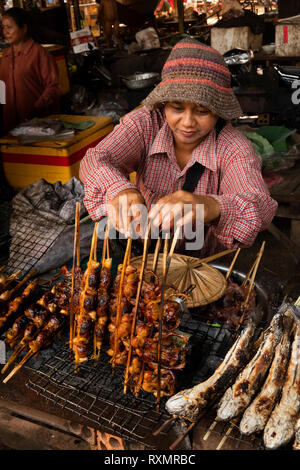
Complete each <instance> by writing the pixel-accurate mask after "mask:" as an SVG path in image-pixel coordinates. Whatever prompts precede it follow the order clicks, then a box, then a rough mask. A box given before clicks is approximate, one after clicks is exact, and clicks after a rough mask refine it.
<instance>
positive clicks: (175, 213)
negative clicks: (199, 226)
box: [149, 190, 220, 230]
mask: <svg viewBox="0 0 300 470" xmlns="http://www.w3.org/2000/svg"><path fill="white" fill-rule="evenodd" d="M197 204H203V206H204V211H203V216H204V220H203V222H204V223H205V224H207V223H210V222H213V221H215V220H217V219H218V218H219V216H220V207H219V204H218V202H217V201H216V200H215V199H214V198H212V197H210V196H199V195H196V194H192V193H189V192H187V191H183V190H179V191H176V192H175V193H172V194H169V195H167V196H164V197H162V198H161V199H159V200H158V201H157V203H156V204H155V206H154V207H152V208H151V210H150V213H149V218H150V219H151V222H152V223H153V225H154V226H155V227H160V229H161V230H168V229H169V228H173V227H174V226H176V227H178V226H184V225H186V224H189V223H191V222H195V221H196V216H197V213H198V214H199V212H198V211H197Z"/></svg>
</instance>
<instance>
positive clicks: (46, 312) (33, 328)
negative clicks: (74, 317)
mask: <svg viewBox="0 0 300 470" xmlns="http://www.w3.org/2000/svg"><path fill="white" fill-rule="evenodd" d="M61 286H62V284H61ZM58 291H59V289H55V286H54V287H53V288H52V289H51V291H48V292H46V293H45V294H44V295H43V296H42V297H41V298H40V299H39V300H38V301H37V302H36V303H35V304H33V305H31V306H30V307H28V308H27V309H26V310H25V312H24V314H23V315H22V316H21V317H19V319H17V320H16V322H15V323H14V325H13V326H12V328H11V329H10V330H9V331H8V332H7V335H6V344H7V345H8V346H10V347H12V348H13V347H14V346H15V344H16V340H17V339H19V338H20V337H21V336H22V339H21V340H20V341H19V344H18V346H17V347H16V349H15V350H14V352H13V354H12V355H11V356H10V358H9V360H8V361H7V363H6V364H5V366H4V367H3V368H2V370H1V373H4V372H5V371H6V370H7V368H8V367H9V365H10V364H11V363H12V362H13V361H14V360H15V359H16V358H17V356H18V355H19V354H20V352H21V351H23V349H24V348H25V347H26V346H27V345H28V343H29V342H30V341H32V340H33V339H34V338H35V336H36V335H37V334H38V332H39V330H41V329H42V328H43V327H44V326H45V324H46V322H47V321H48V320H49V317H50V315H51V313H53V312H55V311H57V310H58V306H57V305H56V304H55V303H54V299H55V294H56V301H59V298H58ZM67 313H68V312H67V310H64V309H61V310H60V314H64V315H66V314H67ZM23 325H24V329H23V328H22V327H23Z"/></svg>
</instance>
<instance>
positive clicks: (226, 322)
mask: <svg viewBox="0 0 300 470" xmlns="http://www.w3.org/2000/svg"><path fill="white" fill-rule="evenodd" d="M248 289H249V287H248V286H240V285H238V284H237V283H235V282H233V281H232V280H229V281H228V286H227V288H226V291H225V294H224V296H222V297H221V298H220V299H219V300H217V301H216V302H213V303H212V304H211V305H209V306H206V307H202V309H201V310H202V311H203V315H205V317H206V318H207V319H208V320H210V321H212V322H217V323H220V324H221V325H222V326H223V328H229V329H235V328H237V327H238V326H239V323H240V320H241V317H242V315H243V314H244V321H243V324H245V323H246V322H247V319H248V318H249V315H251V312H253V310H254V308H255V298H256V293H255V291H254V290H252V291H251V293H250V297H249V301H248V305H247V308H246V310H245V311H244V309H243V304H244V301H245V299H246V297H247V293H248Z"/></svg>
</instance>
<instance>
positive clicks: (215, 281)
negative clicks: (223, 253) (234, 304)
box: [130, 254, 227, 308]
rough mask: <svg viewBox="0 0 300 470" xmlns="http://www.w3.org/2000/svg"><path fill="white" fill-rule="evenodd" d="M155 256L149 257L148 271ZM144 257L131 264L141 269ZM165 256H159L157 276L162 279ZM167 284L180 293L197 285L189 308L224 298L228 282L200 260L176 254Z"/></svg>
mask: <svg viewBox="0 0 300 470" xmlns="http://www.w3.org/2000/svg"><path fill="white" fill-rule="evenodd" d="M153 256H154V255H153V254H149V255H148V257H147V263H146V266H145V269H146V270H152V266H153ZM141 262H142V257H141V256H138V257H136V258H132V259H131V261H130V264H132V265H133V266H135V267H140V265H141ZM162 263H163V254H160V255H159V258H158V262H157V268H156V274H157V276H158V277H159V279H161V276H162ZM167 284H172V285H174V286H176V287H177V289H178V290H179V292H183V291H185V290H186V289H187V288H188V287H189V286H190V285H191V284H196V287H195V289H194V290H193V291H192V293H191V294H190V298H191V300H190V301H187V302H186V305H187V307H188V308H194V307H199V306H201V305H207V304H210V303H211V302H214V301H215V300H217V299H219V298H220V297H222V295H223V294H224V292H225V290H226V287H227V282H226V279H225V277H224V276H223V274H222V273H221V272H220V271H218V270H217V269H216V268H213V267H212V266H210V265H208V264H205V263H201V260H199V259H198V258H192V257H191V256H185V255H177V254H174V255H173V257H172V260H171V264H170V268H169V272H168V276H167Z"/></svg>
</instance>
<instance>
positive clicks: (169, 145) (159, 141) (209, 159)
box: [149, 121, 218, 171]
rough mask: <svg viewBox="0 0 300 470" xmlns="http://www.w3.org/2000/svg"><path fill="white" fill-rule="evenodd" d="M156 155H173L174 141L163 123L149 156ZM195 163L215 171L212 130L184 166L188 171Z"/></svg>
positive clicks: (214, 135)
mask: <svg viewBox="0 0 300 470" xmlns="http://www.w3.org/2000/svg"><path fill="white" fill-rule="evenodd" d="M157 153H167V154H168V155H169V156H170V155H174V141H173V134H172V131H171V129H170V127H169V125H168V123H167V121H165V122H164V124H163V126H162V127H161V129H160V130H159V132H158V133H157V135H156V137H155V139H154V141H153V143H152V145H151V148H150V151H149V156H153V155H155V154H157ZM195 162H199V163H201V165H203V166H205V167H207V168H209V169H210V170H212V171H216V170H217V166H218V165H217V154H216V131H215V129H213V130H212V131H211V132H210V133H209V134H208V136H207V137H206V138H205V139H204V140H203V141H202V142H200V144H199V145H198V146H197V147H196V148H195V149H194V150H193V153H192V157H191V159H190V161H189V163H188V164H187V166H186V169H188V168H189V167H190V166H192V165H193V164H194V163H195Z"/></svg>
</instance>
